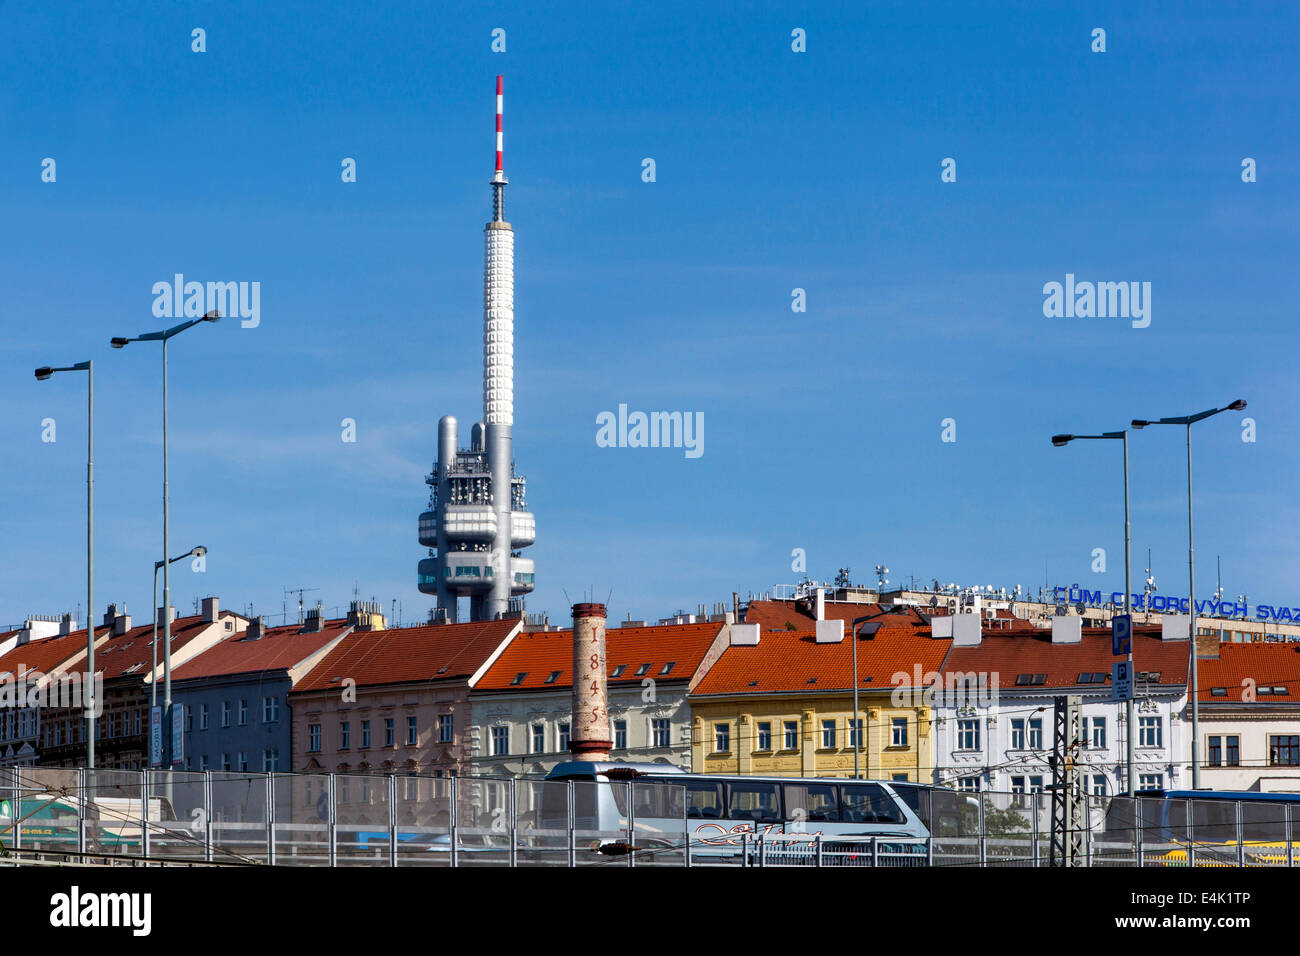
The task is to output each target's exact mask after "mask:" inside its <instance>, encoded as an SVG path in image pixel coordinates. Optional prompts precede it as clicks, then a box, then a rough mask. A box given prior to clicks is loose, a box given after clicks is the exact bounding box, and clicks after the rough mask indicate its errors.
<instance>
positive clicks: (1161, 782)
mask: <svg viewBox="0 0 1300 956" xmlns="http://www.w3.org/2000/svg"><path fill="white" fill-rule="evenodd" d="M1164 788H1165V775H1164V774H1162V773H1143V774H1139V775H1138V789H1139V790H1163V789H1164Z"/></svg>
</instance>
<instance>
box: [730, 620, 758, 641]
mask: <svg viewBox="0 0 1300 956" xmlns="http://www.w3.org/2000/svg"><path fill="white" fill-rule="evenodd" d="M757 645H758V622H757V621H755V622H753V623H752V624H733V625H731V646H732V647H756V646H757Z"/></svg>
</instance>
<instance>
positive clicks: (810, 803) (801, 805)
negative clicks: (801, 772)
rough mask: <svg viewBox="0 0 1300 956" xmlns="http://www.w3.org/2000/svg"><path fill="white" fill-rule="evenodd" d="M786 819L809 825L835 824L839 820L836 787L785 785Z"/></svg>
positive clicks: (831, 785) (832, 785)
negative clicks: (804, 822) (805, 822)
mask: <svg viewBox="0 0 1300 956" xmlns="http://www.w3.org/2000/svg"><path fill="white" fill-rule="evenodd" d="M782 789H783V790H784V792H785V815H786V819H789V820H793V821H795V822H799V821H801V820H806V821H808V822H809V823H825V822H837V821H838V820H839V818H840V797H839V792H838V787H836V786H835V785H834V784H830V783H825V784H823V783H807V784H804V783H799V784H786V785H785V786H784V787H783V788H782Z"/></svg>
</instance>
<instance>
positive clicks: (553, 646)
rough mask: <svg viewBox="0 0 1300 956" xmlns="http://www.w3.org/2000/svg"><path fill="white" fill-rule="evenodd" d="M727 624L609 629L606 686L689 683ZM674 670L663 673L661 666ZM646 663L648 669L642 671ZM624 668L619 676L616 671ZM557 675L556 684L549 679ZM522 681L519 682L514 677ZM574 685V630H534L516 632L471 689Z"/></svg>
mask: <svg viewBox="0 0 1300 956" xmlns="http://www.w3.org/2000/svg"><path fill="white" fill-rule="evenodd" d="M725 626H726V625H724V624H722V623H719V622H716V621H715V622H712V623H706V624H661V625H656V626H654V627H611V628H608V629H606V631H605V659H606V664H607V669H608V672H609V684H610V685H611V686H615V685H617V684H621V683H624V682H632V683H636V684H640V682H641V681H642V680H644V679H645V678H647V677H649V678H653V679H654V680H656V681H686V680H690V678H691V676H692V675H693V674H694V673H695V670H696V668H698V667H699V666H700V661H701V660H703V659H704V655H705V653H706V652H707V651H708V649H709V646H710V645H711V644H712V643H713V640H714V638H716V637H717V636H718V632H719V631H721V630H722V628H723V627H725ZM670 661H671V662H672V663H673V667H672V670H670V671H669V672H668V673H667V674H664V673H661V672H662V671H663V668H664V667H665V665H667V664H668V663H669V662H670ZM644 664H649V665H650V667H649V669H648V670H646V671H645V673H640V672H639V671H640V668H641V667H642V665H644ZM619 667H622V668H623V671H622V672H621V673H620V674H619V676H618V677H615V676H614V672H615V671H617V670H618V669H619ZM557 671H558V672H559V673H558V675H557V676H556V678H555V680H554V681H548V680H547V678H548V677H550V675H551V674H552V673H554V672H557ZM520 674H523V675H524V677H523V679H522V680H521V681H520V682H519V683H515V678H516V677H518V676H519V675H520ZM572 683H573V631H571V630H567V631H532V632H529V633H526V634H520V635H519V636H518V637H516V638H515V639H514V640H513V641H511V642H510V646H509V647H507V648H506V649H505V651H504V652H503V653H502V655H501V656H500V657H499V658H498V659H497V661H496V663H494V664H493V665H492V667H491V668H489V669H488V672H487V673H486V674H484V675H483V677H482V679H481V680H480V681H479V682H478V684H477V685H476V687H475V689H476V690H479V691H486V690H538V689H550V688H562V687H569V686H571V685H572Z"/></svg>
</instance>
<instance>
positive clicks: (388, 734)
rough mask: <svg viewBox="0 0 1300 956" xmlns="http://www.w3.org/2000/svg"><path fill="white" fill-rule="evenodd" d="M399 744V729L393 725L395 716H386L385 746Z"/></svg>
mask: <svg viewBox="0 0 1300 956" xmlns="http://www.w3.org/2000/svg"><path fill="white" fill-rule="evenodd" d="M396 744H397V731H396V729H394V727H393V718H391V717H385V718H384V746H385V747H393V746H396Z"/></svg>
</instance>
